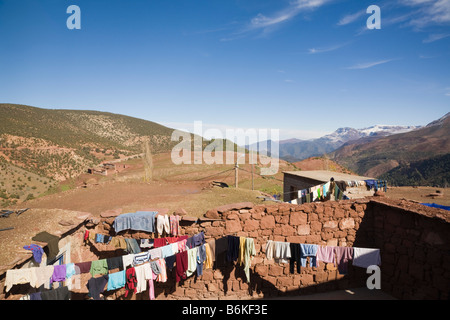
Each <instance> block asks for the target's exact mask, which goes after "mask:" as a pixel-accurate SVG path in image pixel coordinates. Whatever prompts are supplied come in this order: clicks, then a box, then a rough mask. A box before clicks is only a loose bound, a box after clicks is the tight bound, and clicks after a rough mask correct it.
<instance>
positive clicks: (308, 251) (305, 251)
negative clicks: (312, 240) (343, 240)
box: [300, 243, 318, 267]
mask: <svg viewBox="0 0 450 320" xmlns="http://www.w3.org/2000/svg"><path fill="white" fill-rule="evenodd" d="M317 248H318V246H317V245H316V244H306V243H301V244H300V264H301V266H302V267H306V260H307V257H309V265H310V266H311V267H317V262H316V254H317Z"/></svg>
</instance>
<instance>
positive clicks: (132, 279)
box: [125, 267, 137, 298]
mask: <svg viewBox="0 0 450 320" xmlns="http://www.w3.org/2000/svg"><path fill="white" fill-rule="evenodd" d="M125 275H126V280H127V282H126V283H125V289H127V292H125V298H126V297H127V296H128V292H130V291H131V290H133V293H136V285H137V278H136V270H135V269H134V268H133V267H132V268H128V269H127V271H126V273H125Z"/></svg>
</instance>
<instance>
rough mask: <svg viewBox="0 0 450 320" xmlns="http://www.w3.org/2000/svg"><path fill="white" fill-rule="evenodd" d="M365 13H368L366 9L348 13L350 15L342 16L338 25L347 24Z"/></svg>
mask: <svg viewBox="0 0 450 320" xmlns="http://www.w3.org/2000/svg"><path fill="white" fill-rule="evenodd" d="M365 13H366V11H358V12H356V13H353V14H348V15H346V16H344V17H342V18H341V20H339V21H338V23H337V25H338V26H345V25H347V24H350V23H352V22H354V21H356V20H358V19H359V18H360V17H362V16H363V15H364V14H365Z"/></svg>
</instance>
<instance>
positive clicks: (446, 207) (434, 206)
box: [421, 203, 450, 211]
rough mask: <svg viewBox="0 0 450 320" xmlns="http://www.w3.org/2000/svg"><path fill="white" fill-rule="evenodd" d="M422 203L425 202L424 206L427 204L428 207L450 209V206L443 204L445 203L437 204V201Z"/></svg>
mask: <svg viewBox="0 0 450 320" xmlns="http://www.w3.org/2000/svg"><path fill="white" fill-rule="evenodd" d="M421 204H423V205H424V206H427V207H431V208H439V209H444V210H449V211H450V207H448V206H443V205H440V204H436V203H421Z"/></svg>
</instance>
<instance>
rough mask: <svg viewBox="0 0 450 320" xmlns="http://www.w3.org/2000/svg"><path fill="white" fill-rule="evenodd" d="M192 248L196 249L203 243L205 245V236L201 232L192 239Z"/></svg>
mask: <svg viewBox="0 0 450 320" xmlns="http://www.w3.org/2000/svg"><path fill="white" fill-rule="evenodd" d="M192 238H193V242H194V247H197V246H199V245H201V244H203V243H205V234H204V233H203V231H202V232H200V233H198V234H196V235H194V236H193V237H192Z"/></svg>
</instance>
